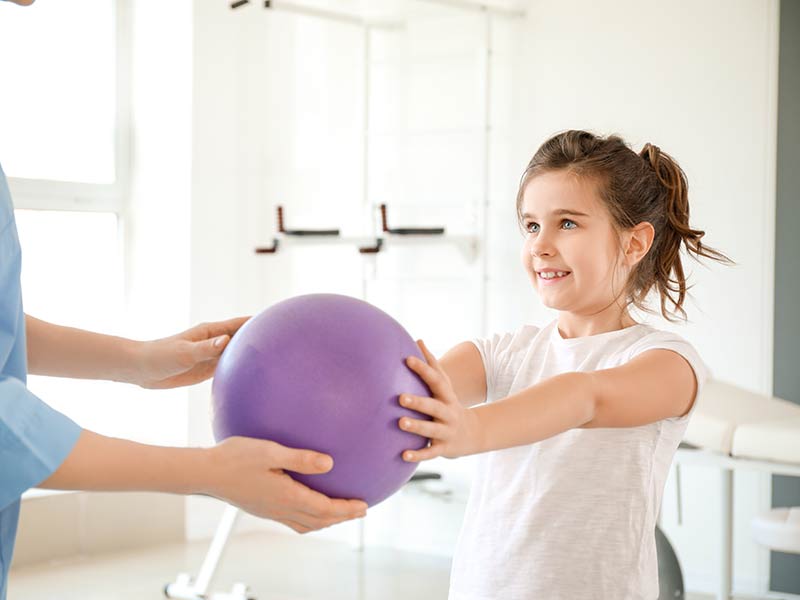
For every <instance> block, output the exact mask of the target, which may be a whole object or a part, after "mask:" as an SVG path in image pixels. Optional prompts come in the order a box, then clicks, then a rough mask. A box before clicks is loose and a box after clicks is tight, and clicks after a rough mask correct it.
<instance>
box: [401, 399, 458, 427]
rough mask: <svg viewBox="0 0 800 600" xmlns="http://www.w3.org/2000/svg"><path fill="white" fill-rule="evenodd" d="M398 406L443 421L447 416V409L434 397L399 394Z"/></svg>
mask: <svg viewBox="0 0 800 600" xmlns="http://www.w3.org/2000/svg"><path fill="white" fill-rule="evenodd" d="M400 406H404V407H405V408H409V409H411V410H415V411H417V412H421V413H423V414H426V415H428V416H429V417H433V418H434V419H439V420H440V421H444V420H445V419H446V417H447V410H446V408H445V406H444V405H443V404H442V402H440V401H439V400H436V399H435V398H426V397H425V396H413V395H411V394H401V395H400Z"/></svg>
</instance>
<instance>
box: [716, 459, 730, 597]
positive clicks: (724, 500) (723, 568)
mask: <svg viewBox="0 0 800 600" xmlns="http://www.w3.org/2000/svg"><path fill="white" fill-rule="evenodd" d="M720 473H721V476H720V483H721V486H720V487H721V495H720V506H719V508H720V511H719V513H720V528H721V532H722V535H721V536H720V538H721V544H722V547H721V548H720V553H719V558H720V561H719V583H718V587H717V600H730V598H731V588H732V578H733V470H732V469H730V468H726V467H723V468H722V470H721V471H720Z"/></svg>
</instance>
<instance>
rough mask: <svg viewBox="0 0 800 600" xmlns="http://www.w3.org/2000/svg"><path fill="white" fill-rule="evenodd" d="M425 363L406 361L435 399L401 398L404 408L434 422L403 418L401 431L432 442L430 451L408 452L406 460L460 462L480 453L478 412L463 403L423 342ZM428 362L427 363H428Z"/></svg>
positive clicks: (406, 396) (405, 455) (414, 359)
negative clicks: (438, 459)
mask: <svg viewBox="0 0 800 600" xmlns="http://www.w3.org/2000/svg"><path fill="white" fill-rule="evenodd" d="M417 345H418V346H419V349H420V350H421V351H422V354H423V356H424V357H425V360H424V361H422V360H420V359H418V358H417V357H415V356H410V357H408V358H407V359H406V364H407V365H408V367H409V368H410V369H411V370H412V371H414V372H415V373H416V374H417V375H419V376H420V377H421V378H422V380H423V381H424V382H425V383H426V384H427V385H428V388H429V389H430V390H431V392H432V393H433V397H432V398H429V397H426V396H415V395H413V394H405V393H404V394H400V400H399V401H400V404H401V405H402V406H404V407H405V408H409V409H411V410H415V411H417V412H420V413H423V414H426V415H428V416H430V417H432V418H433V420H431V421H426V420H422V419H412V418H410V417H402V418H401V419H400V420H399V422H398V425H399V426H400V429H403V430H404V431H409V432H411V433H416V434H418V435H421V436H422V437H426V438H429V439H430V440H431V442H430V445H429V446H428V447H427V448H422V449H421V450H406V451H405V452H403V460H405V461H407V462H419V461H422V460H430V459H431V458H436V457H437V456H444V457H446V458H456V457H458V456H465V455H467V454H473V453H475V452H477V449H478V442H479V435H480V423H479V421H478V419H477V416H476V414H475V412H474V411H472V410H471V409H469V408H466V407H464V406H463V405H462V404H461V403H460V402H459V401H458V397H457V396H456V393H455V391H454V389H453V384H452V382H451V381H450V377H448V375H447V373H446V372H445V370H444V368H442V366H441V365H440V364H439V361H438V360H436V357H435V356H434V355H433V354H431V352H430V351H429V350H428V348H427V347H426V346H425V344H424V342H423V341H422V340H419V341H418V342H417ZM426 361H427V362H426Z"/></svg>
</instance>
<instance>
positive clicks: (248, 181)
mask: <svg viewBox="0 0 800 600" xmlns="http://www.w3.org/2000/svg"><path fill="white" fill-rule="evenodd" d="M317 4H320V3H317ZM194 10H195V13H194V35H195V38H194V51H193V58H194V84H193V111H192V112H193V115H192V131H193V144H192V214H191V265H192V267H191V298H192V300H191V302H192V304H191V306H192V309H191V320H192V321H193V322H194V321H198V320H205V319H211V318H222V317H227V316H230V315H231V314H233V313H253V312H256V311H258V310H261V309H262V308H264V307H266V306H268V305H269V304H271V303H273V302H275V301H277V300H279V299H281V298H284V297H287V296H291V295H294V294H298V293H303V292H307V291H312V290H326V291H339V292H341V293H348V294H351V295H356V296H359V295H362V294H364V295H365V297H366V298H367V299H368V300H370V301H371V302H374V303H376V304H378V305H379V306H383V307H384V308H385V309H386V310H388V311H389V312H390V313H391V314H393V315H395V316H396V317H397V318H398V319H399V320H400V321H401V322H402V323H403V324H404V325H406V327H407V328H408V329H409V331H410V332H411V334H412V335H413V336H415V337H424V338H425V339H426V340H428V341H429V342H430V345H431V347H432V348H433V350H434V351H435V352H437V353H441V352H443V351H445V350H446V349H447V348H448V347H449V346H450V345H452V344H454V343H456V342H457V341H460V340H462V339H468V338H469V337H470V336H472V335H478V334H481V333H483V332H484V330H483V327H482V323H483V318H484V316H485V317H486V328H485V331H498V330H504V329H509V328H514V327H516V326H518V325H519V323H520V322H523V321H526V320H529V321H533V322H541V321H543V320H546V319H549V318H550V317H551V314H550V313H549V311H547V310H544V309H543V308H542V307H541V306H539V305H538V304H537V301H536V298H535V296H534V294H533V293H532V291H531V290H530V289H529V286H528V283H527V279H526V278H525V277H524V275H523V273H522V272H521V269H520V267H519V258H518V256H519V244H521V242H522V238H521V237H520V235H519V233H518V230H517V226H516V222H515V218H514V195H515V192H516V184H517V181H518V177H519V174H520V173H521V171H522V169H523V168H524V166H525V164H526V162H527V161H528V159H529V158H530V156H531V155H532V153H533V152H534V150H535V149H536V147H537V146H538V145H539V144H540V143H541V142H542V141H543V140H544V139H545V138H546V137H548V136H549V135H551V134H552V133H554V132H556V131H559V130H561V129H566V128H588V129H592V130H595V131H598V132H602V133H610V132H617V133H620V134H622V135H623V136H624V137H626V138H627V139H628V140H629V141H630V142H631V143H632V144H633V145H634V148H635V149H637V150H638V149H639V148H640V147H641V145H642V144H643V143H644V142H652V143H655V144H657V145H659V146H660V147H661V148H663V149H664V150H665V151H667V152H669V153H670V154H672V155H673V156H675V157H676V158H677V159H678V160H679V162H680V163H681V165H682V166H683V168H684V169H685V171H686V172H687V175H688V177H689V182H690V190H691V191H690V193H691V200H692V218H693V221H694V223H695V224H696V225H697V226H698V227H700V228H701V229H704V230H706V231H707V234H708V236H707V241H708V243H709V244H710V245H712V246H714V247H717V248H719V249H721V250H723V251H724V252H727V253H728V254H729V255H730V256H732V258H733V259H734V260H736V261H737V263H738V266H737V267H735V268H724V267H720V266H716V265H714V264H712V265H710V266H709V267H708V268H705V267H700V268H697V267H692V268H691V270H692V271H693V276H692V277H693V281H694V282H695V284H696V287H695V288H694V290H693V298H692V299H691V300H690V302H689V303H688V305H687V310H688V312H689V317H690V322H689V323H688V324H687V325H685V326H678V327H676V329H677V330H679V331H680V332H681V333H682V334H683V335H685V336H686V337H687V338H689V339H690V340H691V341H692V342H694V343H695V344H696V345H697V347H698V348H699V350H700V351H701V353H702V354H703V356H704V357H705V358H706V360H707V362H708V363H709V365H710V366H711V368H712V370H713V372H714V375H715V376H716V377H718V378H720V379H725V380H728V381H731V382H734V383H737V384H739V385H742V386H744V387H747V388H750V389H754V390H758V391H762V392H769V391H770V390H769V386H770V381H771V373H772V368H771V348H772V342H771V330H772V325H771V324H772V289H773V286H772V280H771V277H772V263H773V259H772V247H773V242H774V239H773V238H774V236H773V232H772V229H773V211H774V199H773V197H774V195H773V185H774V183H773V172H774V156H773V153H774V150H773V148H774V142H775V110H774V92H775V79H774V77H775V68H776V65H777V62H776V53H775V47H776V20H777V16H776V3H775V2H762V1H761V0H748V1H744V0H739V1H735V2H731V1H725V2H723V1H722V0H719V1H716V2H710V1H709V2H704V3H693V2H689V1H688V0H683V1H681V2H673V3H670V4H668V5H663V4H655V3H649V4H642V3H635V2H632V1H625V2H616V3H603V4H597V3H592V2H589V1H586V0H584V1H580V2H577V1H574V2H562V1H558V2H557V1H554V0H552V1H538V2H531V3H530V5H529V10H528V14H527V16H526V17H525V19H524V20H522V21H521V22H519V23H518V24H516V25H515V24H512V23H511V22H508V21H506V20H503V19H497V20H495V24H494V30H493V39H494V43H495V47H496V52H495V54H494V59H493V68H492V73H493V86H492V89H493V95H492V99H493V102H492V107H491V114H492V118H491V125H492V127H491V133H490V142H491V144H490V147H491V149H492V153H491V170H490V172H489V180H488V181H489V185H488V193H484V192H483V191H482V190H483V185H484V180H483V171H482V169H483V161H482V145H481V143H482V135H483V132H482V129H481V128H482V127H483V114H484V113H483V109H484V108H485V107H484V104H483V101H482V99H481V97H480V96H479V94H480V89H481V83H482V77H483V74H484V72H485V71H484V69H483V67H482V62H481V60H482V59H481V50H482V48H481V47H482V43H483V42H482V36H483V21H482V19H481V18H479V17H475V16H470V15H469V14H463V13H458V12H450V11H440V12H439V13H438V15H437V14H431V13H430V12H428V13H426V14H424V15H422V16H421V17H420V18H418V19H415V21H414V24H413V25H412V26H411V27H409V29H408V30H407V31H406V32H405V33H404V34H402V35H400V34H375V36H374V37H373V55H372V59H371V65H372V69H371V74H372V86H373V88H372V95H373V98H374V104H372V105H371V106H370V109H371V110H370V113H371V117H372V120H371V135H370V137H369V149H370V152H369V165H370V178H369V182H368V195H367V197H366V198H364V196H363V194H362V191H363V171H362V169H361V156H362V155H361V152H362V150H363V146H362V145H361V144H362V139H361V138H360V135H361V121H362V118H363V112H362V110H363V106H362V105H361V104H360V98H361V93H362V91H363V87H362V86H363V80H362V72H361V67H362V66H363V47H362V46H361V36H360V33H359V31H358V30H357V29H356V28H353V27H351V26H347V25H325V24H323V23H321V22H316V21H309V20H307V19H301V18H299V17H294V16H290V15H286V14H277V13H276V14H268V13H267V12H266V11H264V10H263V9H261V7H260V6H256V5H248V6H246V7H245V8H243V9H240V10H238V11H230V10H229V9H228V8H227V5H226V4H225V3H208V2H196V3H195V6H194ZM437 19H438V21H437ZM516 34H519V35H518V37H517V35H516ZM393 36H396V37H393ZM487 198H488V207H487V206H486V205H485V204H484V203H485V202H486V200H487ZM383 201H386V202H388V203H390V205H392V206H393V207H394V210H393V215H392V217H393V220H394V221H395V222H396V223H398V224H400V223H402V224H417V223H419V224H427V225H438V224H445V225H446V226H447V227H448V230H452V231H459V232H467V233H470V232H472V233H478V234H481V232H482V231H483V227H484V222H485V223H486V227H487V234H486V238H485V240H484V241H485V244H482V246H481V247H482V252H481V253H480V254H479V257H478V260H477V261H476V262H474V263H470V262H468V261H465V260H464V259H463V258H462V257H461V256H460V255H459V254H458V253H457V252H456V251H454V250H452V249H448V248H434V249H429V250H425V251H422V250H419V249H396V250H390V251H387V252H386V253H382V254H381V255H379V256H378V257H377V259H376V261H375V263H374V264H370V263H369V262H368V260H367V262H366V263H365V259H364V258H363V257H359V256H358V255H357V254H356V253H355V251H354V250H353V249H351V248H335V249H333V250H326V251H324V252H318V251H316V250H314V249H311V248H296V249H292V250H290V251H287V252H283V253H280V254H278V255H276V256H271V257H268V256H258V257H257V256H255V255H254V254H253V248H254V247H255V246H256V245H260V244H263V243H267V242H269V241H270V235H271V233H272V231H273V227H274V206H275V204H277V203H282V204H284V205H285V206H286V207H287V218H288V220H289V223H288V224H289V225H295V226H301V225H302V226H308V227H317V226H336V225H339V226H342V228H343V229H344V230H345V232H346V233H348V232H352V233H354V232H359V233H363V232H364V230H365V229H367V230H368V229H369V227H370V219H371V216H372V213H371V211H372V205H374V204H377V203H379V202H383ZM333 207H335V210H331V209H332V208H333ZM487 208H488V210H486V209H487ZM484 216H485V220H484V218H483V217H484ZM484 257H485V258H486V260H487V263H486V271H485V272H484V270H483V263H482V260H483V258H484ZM484 281H485V282H486V297H487V301H488V305H487V310H486V312H485V314H484V311H483V309H482V304H481V301H480V298H481V294H482V289H483V288H482V285H483V282H484ZM656 322H657V320H656ZM731 324H735V327H731ZM670 327H672V326H670ZM190 441H191V442H193V443H205V442H208V441H210V427H209V414H208V386H200V387H198V388H196V389H194V390H192V392H191V401H190ZM436 466H437V467H442V468H444V469H446V470H447V471H448V473H449V474H452V477H453V478H454V479H455V480H457V481H459V480H468V475H467V470H468V469H467V467H466V466H461V464H460V463H458V462H456V463H448V464H444V465H436ZM683 475H684V480H683V482H682V484H683V492H684V498H683V499H684V507H683V509H684V511H683V516H684V524H683V526H680V527H678V526H677V524H676V517H675V512H676V511H675V502H674V480H673V479H671V480H670V481H669V482H668V485H667V490H666V492H665V501H664V511H663V512H664V514H663V519H664V526H665V529H666V531H667V533H668V535H669V536H670V537H671V538H672V540H673V542H674V544H675V546H676V549H677V551H678V553H679V555H680V557H681V560H682V562H683V566H684V571H685V576H686V579H687V584H688V587H689V588H690V589H693V590H711V589H712V586H713V582H714V579H715V573H714V571H713V565H715V564H716V560H709V558H708V557H710V556H714V555H715V552H717V544H716V541H717V539H718V537H719V536H718V532H717V531H716V530H715V529H714V526H713V524H714V523H716V519H715V514H714V513H715V507H716V506H717V501H716V496H717V495H718V493H719V490H718V487H717V486H716V483H715V481H714V478H713V477H711V476H710V475H711V474H710V473H704V472H701V471H700V470H699V469H695V470H691V469H688V468H685V469H684V470H683ZM768 485H769V483H768V481H766V480H765V479H764V478H759V477H757V476H752V477H748V476H746V475H743V476H741V477H738V478H737V482H736V484H735V489H736V508H735V511H736V530H735V537H736V540H737V542H736V547H735V572H736V582H735V583H736V585H737V586H738V587H740V588H741V589H751V590H752V589H757V588H759V587H762V586H763V585H764V584H765V581H766V575H767V562H766V560H767V556H766V553H765V552H762V551H759V550H758V548H757V547H756V546H755V545H754V544H752V543H751V542H750V541H749V536H748V533H747V524H748V521H749V517H750V516H751V515H752V514H753V513H754V512H755V511H756V510H759V509H761V508H765V507H766V506H765V502H767V501H768V498H769V495H768ZM392 502H394V505H393V504H391V503H392ZM408 502H411V503H412V504H411V505H412V506H414V507H415V508H414V510H417V508H416V507H420V506H424V501H420V502H419V503H416V504H415V502H417V500H414V499H413V498H412V499H410V500H409V499H408V494H404V495H400V496H398V497H397V499H396V500H394V499H393V500H392V501H389V502H388V503H387V505H386V506H385V507H381V509H380V511H376V514H377V513H383V514H388V515H389V516H387V517H385V519H395V521H396V523H397V524H399V525H400V526H402V525H403V523H404V521H403V520H402V519H400V518H399V517H398V515H402V514H403V512H402V511H403V510H404V509H403V508H402V507H403V506H406V508H407V507H408V506H409V505H408V504H407V503H408ZM189 506H190V510H189V515H188V517H189V533H190V535H192V536H202V535H207V534H209V533H210V532H211V530H212V529H213V526H214V524H215V521H214V518H215V513H216V511H217V510H218V509H216V508H215V507H214V506H213V503H211V502H209V501H207V500H203V499H198V500H192V501H190V504H189ZM429 506H431V507H432V510H434V511H435V510H439V508H436V507H439V506H440V505H438V504H435V503H434V504H430V503H429ZM412 512H413V511H412ZM445 512H446V513H447V514H448V515H451V517H450V521H446V523H447V524H446V526H444V527H443V528H441V529H440V531H439V533H440V534H441V535H440V539H438V540H435V541H433V542H431V543H429V544H428V545H427V546H424V547H420V546H417V547H416V548H417V549H424V550H427V551H439V552H442V551H443V552H446V547H447V544H446V541H445V540H446V538H447V537H448V536H451V535H454V533H453V532H454V531H455V529H456V527H457V521H458V514H459V513H458V506H457V505H454V506H451V507H450V509H449V511H445ZM430 514H434V513H430ZM453 515H455V516H453ZM371 518H372V517H371ZM386 522H387V521H386V520H381V518H380V517H377V516H376V525H375V526H374V527H373V528H372V531H379V532H380V534H375V535H374V537H373V538H372V540H373V541H374V542H375V543H386V542H389V543H395V544H398V545H406V546H407V547H408V545H412V546H413V543H414V542H413V541H410V540H407V539H400V538H398V537H397V536H396V535H395V533H396V531H395V532H394V533H393V532H392V531H389V530H386V529H385V528H384V527H383V525H384V524H385V523H386ZM709 524H711V525H709ZM248 526H254V524H253V523H252V522H251V523H250V525H248ZM326 535H339V536H340V537H342V538H347V537H348V536H351V535H353V531H352V528H350V529H347V528H344V529H342V530H341V533H336V532H334V533H333V534H326ZM453 540H454V538H453ZM443 549H444V550H443Z"/></svg>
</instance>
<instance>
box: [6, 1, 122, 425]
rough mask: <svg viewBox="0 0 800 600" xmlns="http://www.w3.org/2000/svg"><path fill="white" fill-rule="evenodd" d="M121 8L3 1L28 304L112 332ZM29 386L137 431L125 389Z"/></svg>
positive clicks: (80, 412)
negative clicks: (126, 409)
mask: <svg viewBox="0 0 800 600" xmlns="http://www.w3.org/2000/svg"><path fill="white" fill-rule="evenodd" d="M124 5H125V3H124V2H114V1H111V2H109V1H108V0H70V2H37V3H35V4H34V5H32V6H29V7H25V8H21V7H18V6H14V5H11V4H7V3H5V2H0V54H2V56H3V57H4V60H3V84H2V93H0V132H2V135H0V163H2V165H3V169H4V171H5V172H6V175H7V176H8V178H9V186H10V188H11V194H12V198H13V199H14V205H15V208H16V209H17V210H16V219H17V228H18V230H19V236H20V243H21V246H22V290H23V301H24V304H25V310H26V312H28V313H29V314H31V315H34V316H36V317H39V318H41V319H44V320H47V321H51V322H54V323H59V324H63V325H68V326H73V327H80V328H84V329H89V330H92V331H99V332H103V333H111V334H113V333H115V332H119V327H120V325H121V324H122V323H123V322H124V315H123V312H124V309H125V296H124V291H125V282H124V269H123V267H124V265H125V256H124V255H125V249H124V247H123V238H122V236H121V235H120V231H121V226H120V223H121V215H122V212H123V207H124V205H125V199H126V197H127V195H128V190H127V187H126V186H127V181H128V163H127V161H128V154H127V152H126V150H125V148H126V145H127V137H126V136H127V131H128V126H127V123H128V115H129V108H128V105H129V88H130V86H129V84H128V81H129V79H130V68H129V60H128V56H129V49H128V46H129V44H128V40H129V39H130V36H129V35H128V33H127V31H128V30H127V26H124V25H123V23H124V22H125V21H126V19H125V18H123V15H120V14H119V11H120V10H121V9H123V8H124ZM29 387H30V389H31V390H32V391H33V392H34V393H35V394H37V395H38V396H39V397H41V398H42V399H43V400H45V401H46V402H47V403H48V404H50V405H51V406H53V407H54V408H56V409H57V410H59V411H62V412H64V413H66V414H67V415H69V416H70V417H71V418H73V419H75V420H76V421H77V422H78V423H80V424H81V425H82V426H83V427H86V428H89V429H93V430H96V431H100V432H102V433H104V434H108V435H119V436H123V437H124V436H128V437H130V434H131V431H130V429H131V427H132V425H131V424H130V423H126V422H125V418H120V416H119V414H120V404H119V399H120V397H125V398H127V396H128V395H130V391H128V390H127V389H126V388H125V386H119V384H114V383H109V382H94V381H81V380H65V379H52V378H48V377H37V376H32V377H30V378H29ZM128 400H130V401H131V402H133V400H132V399H130V398H128Z"/></svg>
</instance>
